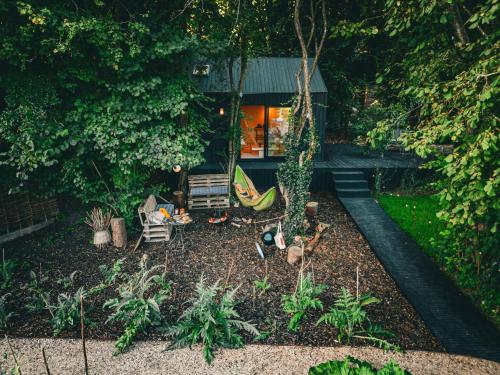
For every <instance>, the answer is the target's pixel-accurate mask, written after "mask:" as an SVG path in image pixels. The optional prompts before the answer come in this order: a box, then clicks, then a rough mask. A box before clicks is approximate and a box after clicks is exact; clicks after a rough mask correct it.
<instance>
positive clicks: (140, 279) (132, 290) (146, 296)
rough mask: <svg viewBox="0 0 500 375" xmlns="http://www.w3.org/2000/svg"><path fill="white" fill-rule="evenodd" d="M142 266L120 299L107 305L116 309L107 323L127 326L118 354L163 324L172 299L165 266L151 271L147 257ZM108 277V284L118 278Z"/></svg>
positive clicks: (130, 276)
mask: <svg viewBox="0 0 500 375" xmlns="http://www.w3.org/2000/svg"><path fill="white" fill-rule="evenodd" d="M115 265H116V263H115ZM120 267H121V266H119V267H117V268H120ZM139 267H140V269H139V271H138V272H137V273H135V274H133V275H129V276H128V280H127V282H126V283H124V284H123V285H121V286H120V287H119V289H118V291H119V297H118V298H113V299H110V300H108V301H106V303H105V304H104V306H103V307H104V308H110V309H113V310H114V312H113V314H111V315H110V316H109V317H108V319H107V320H106V323H108V322H121V323H123V326H124V331H123V333H122V334H121V336H120V337H119V338H118V340H117V341H116V343H115V348H116V350H115V352H114V354H115V355H116V354H119V353H123V352H124V351H125V350H126V349H128V348H129V347H130V346H131V345H132V344H133V342H134V338H135V337H136V336H137V334H138V333H141V332H144V331H146V330H147V329H149V328H151V327H158V326H160V324H161V323H162V321H163V316H162V313H161V311H160V306H161V305H162V304H163V303H164V302H165V300H166V299H167V298H168V295H169V294H170V289H171V287H170V283H168V282H167V281H166V280H165V274H164V273H161V274H160V273H159V272H160V271H161V270H164V269H165V266H163V265H156V266H153V267H151V268H149V267H148V265H147V257H146V256H143V258H142V259H141V261H140V264H139ZM108 276H109V278H108V281H111V280H112V279H114V277H113V276H112V274H111V273H108Z"/></svg>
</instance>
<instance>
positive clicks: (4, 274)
mask: <svg viewBox="0 0 500 375" xmlns="http://www.w3.org/2000/svg"><path fill="white" fill-rule="evenodd" d="M15 268H16V263H15V262H14V261H12V260H10V259H7V260H5V258H4V259H3V261H2V266H1V267H0V288H1V289H8V288H10V287H11V286H12V277H13V276H14V269H15Z"/></svg>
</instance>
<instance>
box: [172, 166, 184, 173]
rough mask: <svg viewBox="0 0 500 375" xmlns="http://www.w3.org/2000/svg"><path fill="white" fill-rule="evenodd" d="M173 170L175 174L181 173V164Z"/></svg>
mask: <svg viewBox="0 0 500 375" xmlns="http://www.w3.org/2000/svg"><path fill="white" fill-rule="evenodd" d="M172 169H173V170H174V172H175V173H179V172H180V171H181V169H182V168H181V166H180V165H179V164H177V165H174V167H173V168H172Z"/></svg>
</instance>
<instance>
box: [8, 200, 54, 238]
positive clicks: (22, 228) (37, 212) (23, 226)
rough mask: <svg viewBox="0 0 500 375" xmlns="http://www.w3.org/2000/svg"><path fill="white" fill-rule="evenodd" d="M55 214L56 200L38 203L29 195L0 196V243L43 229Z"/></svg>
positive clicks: (52, 219)
mask: <svg viewBox="0 0 500 375" xmlns="http://www.w3.org/2000/svg"><path fill="white" fill-rule="evenodd" d="M57 214H59V207H58V205H57V199H47V200H43V201H39V200H32V199H31V198H30V196H29V194H14V195H7V194H0V243H2V242H5V241H8V240H11V239H14V238H17V237H20V236H23V235H26V234H28V233H31V232H34V231H35V230H38V229H40V228H43V227H44V226H46V225H48V224H50V223H52V222H53V221H54V218H55V217H56V216H57Z"/></svg>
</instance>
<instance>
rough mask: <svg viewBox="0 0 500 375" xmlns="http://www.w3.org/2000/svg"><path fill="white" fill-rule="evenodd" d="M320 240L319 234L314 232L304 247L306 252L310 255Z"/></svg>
mask: <svg viewBox="0 0 500 375" xmlns="http://www.w3.org/2000/svg"><path fill="white" fill-rule="evenodd" d="M320 239H321V232H316V233H315V234H314V237H313V238H312V240H311V241H309V243H308V244H307V246H306V249H305V250H306V252H308V253H310V252H312V251H313V250H314V248H315V247H316V246H317V245H318V242H319V240H320Z"/></svg>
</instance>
